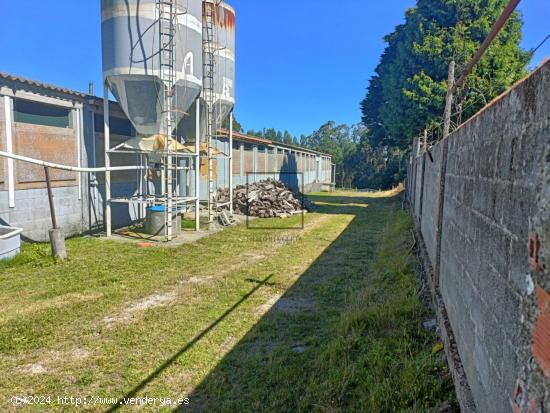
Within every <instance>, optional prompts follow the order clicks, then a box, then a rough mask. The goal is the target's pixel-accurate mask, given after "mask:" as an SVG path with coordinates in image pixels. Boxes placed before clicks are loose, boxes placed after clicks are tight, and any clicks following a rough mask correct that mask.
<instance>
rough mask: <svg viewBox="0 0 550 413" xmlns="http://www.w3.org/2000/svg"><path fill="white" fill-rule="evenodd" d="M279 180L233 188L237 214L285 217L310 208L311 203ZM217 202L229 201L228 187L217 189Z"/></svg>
mask: <svg viewBox="0 0 550 413" xmlns="http://www.w3.org/2000/svg"><path fill="white" fill-rule="evenodd" d="M302 198H303V196H302V195H301V194H298V193H295V192H294V191H293V190H292V189H291V188H290V187H289V186H288V185H286V184H285V183H283V182H281V181H277V180H275V179H271V178H268V179H266V180H263V181H258V182H254V183H251V184H249V185H248V188H247V186H246V185H239V186H237V187H236V188H235V189H234V190H233V209H234V211H235V212H236V213H238V214H243V215H249V216H253V217H259V218H274V217H280V218H287V217H289V216H291V215H294V214H297V213H300V212H302V211H304V210H311V209H312V204H311V203H310V202H308V201H307V200H306V199H302ZM217 202H218V203H222V204H223V203H228V202H229V189H228V188H224V189H219V190H218V192H217Z"/></svg>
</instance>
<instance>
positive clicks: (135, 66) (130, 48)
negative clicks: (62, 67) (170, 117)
mask: <svg viewBox="0 0 550 413" xmlns="http://www.w3.org/2000/svg"><path fill="white" fill-rule="evenodd" d="M161 3H162V2H159V1H157V0H102V1H101V19H102V25H101V31H102V45H103V76H104V79H105V81H106V82H107V83H108V85H109V88H110V89H111V92H112V93H113V95H114V96H115V98H116V99H117V101H118V102H119V104H120V106H121V107H122V109H123V110H124V112H125V114H126V115H127V116H128V119H129V120H130V121H131V122H132V124H133V125H134V127H135V129H136V131H137V132H138V133H139V134H140V135H149V136H150V135H155V134H159V133H169V132H170V131H164V130H163V116H162V104H163V102H164V87H163V81H162V80H161V79H162V76H161V72H162V67H161V61H162V56H161V54H162V53H163V52H162V50H163V45H161V44H160V43H161V40H160V39H161V25H162V18H161V16H160V12H159V7H160V6H159V4H161ZM173 4H175V5H176V9H177V10H176V11H177V25H176V30H175V36H174V50H175V65H174V77H175V78H174V81H173V84H174V88H173V90H172V91H173V96H174V99H173V100H174V103H173V105H174V113H175V114H176V115H175V119H174V123H177V122H179V121H180V120H181V118H182V117H183V116H184V114H185V113H186V112H187V111H188V110H189V108H190V106H191V105H192V103H193V102H194V101H195V99H196V98H197V96H198V95H199V94H200V91H201V88H202V83H203V82H202V72H203V65H202V1H201V0H174V1H173Z"/></svg>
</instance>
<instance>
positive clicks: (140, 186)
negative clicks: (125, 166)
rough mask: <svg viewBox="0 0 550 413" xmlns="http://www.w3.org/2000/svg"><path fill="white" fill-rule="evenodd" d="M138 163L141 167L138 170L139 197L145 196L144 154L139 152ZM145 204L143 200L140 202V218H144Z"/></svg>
mask: <svg viewBox="0 0 550 413" xmlns="http://www.w3.org/2000/svg"><path fill="white" fill-rule="evenodd" d="M136 163H137V164H138V166H139V169H138V170H137V171H136V173H137V175H138V182H139V184H138V185H139V186H138V192H139V198H140V199H141V198H143V169H142V167H143V155H142V154H141V153H138V154H137V159H136ZM143 206H144V204H143V203H142V202H140V203H139V210H138V219H143V217H144V215H143Z"/></svg>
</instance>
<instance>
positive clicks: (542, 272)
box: [409, 62, 550, 413]
mask: <svg viewBox="0 0 550 413" xmlns="http://www.w3.org/2000/svg"><path fill="white" fill-rule="evenodd" d="M440 145H441V143H439V144H438V145H436V146H435V147H433V148H431V150H430V152H431V154H432V156H433V158H434V161H433V162H431V161H430V159H429V158H425V163H424V165H425V171H424V174H422V173H419V172H421V170H420V169H421V166H420V167H419V165H420V164H419V160H421V159H422V156H424V157H426V156H427V154H423V155H420V156H418V157H416V158H415V159H413V163H412V165H411V167H410V173H411V174H412V177H409V179H410V180H411V182H410V185H412V186H414V189H411V190H410V191H409V197H410V201H411V204H412V205H411V209H412V211H413V213H414V215H415V218H416V221H417V222H420V223H421V225H420V232H421V235H422V238H423V240H424V243H425V245H426V248H427V252H428V255H429V259H430V261H431V263H432V265H434V264H436V259H437V258H438V257H439V259H440V266H439V271H438V273H437V274H435V277H436V281H437V285H438V287H437V286H434V288H437V290H434V293H435V295H436V296H438V297H441V300H442V302H443V304H444V307H445V310H446V313H447V315H448V319H449V322H450V326H451V329H452V331H453V333H454V337H455V339H456V344H457V350H458V353H459V355H460V359H461V362H462V365H463V367H464V372H465V374H466V377H467V381H468V384H469V387H470V389H471V393H472V396H473V399H474V401H475V404H476V407H477V411H479V412H483V413H485V412H487V413H492V412H494V413H503V412H514V413H519V412H522V413H523V412H525V413H526V412H542V411H547V410H550V293H549V292H550V265H548V264H546V265H545V261H547V260H549V259H550V62H546V63H545V64H543V65H542V66H541V67H539V68H538V69H537V70H536V71H535V72H534V73H532V74H531V75H530V76H529V77H528V78H526V79H525V80H524V81H522V82H520V83H518V84H517V85H515V86H514V87H513V88H512V89H511V90H509V91H508V92H507V93H505V94H504V95H502V96H500V97H499V98H498V99H496V100H495V101H493V102H492V103H491V104H490V105H488V106H487V107H486V108H484V109H483V110H482V111H481V112H480V113H478V114H477V115H476V116H475V117H474V118H472V119H470V120H469V121H468V122H467V123H465V124H463V125H462V126H461V127H460V128H459V129H458V130H456V131H454V132H453V133H452V134H451V135H450V136H449V137H448V139H447V145H448V146H447V151H446V168H445V171H444V174H443V177H441V176H440V174H439V165H440V162H441V161H442V159H439V158H440ZM415 168H416V173H414V170H415ZM441 178H443V179H444V184H445V190H444V194H443V197H440V196H439V188H440V179H441ZM413 181H414V182H413ZM419 181H420V182H419ZM419 185H420V186H423V188H424V189H423V191H422V199H419V192H420V191H419V190H418V187H419ZM412 194H414V196H412ZM440 199H441V200H442V202H443V215H442V223H441V237H440V246H441V248H440V250H438V245H437V236H436V233H437V228H436V225H437V222H436V218H435V217H436V215H437V211H438V209H439V206H440V205H439V202H441V201H440ZM419 204H421V205H422V208H421V209H420V206H419ZM528 245H530V248H528ZM436 271H437V266H436Z"/></svg>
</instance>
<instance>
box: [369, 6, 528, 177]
mask: <svg viewBox="0 0 550 413" xmlns="http://www.w3.org/2000/svg"><path fill="white" fill-rule="evenodd" d="M507 3H508V1H507V0H417V5H416V7H415V8H412V9H409V10H408V11H407V12H406V15H405V23H404V24H402V25H399V26H397V27H396V29H395V31H394V32H393V33H391V34H389V35H388V36H386V37H385V41H386V43H387V46H386V49H385V50H384V53H383V54H382V56H381V59H380V63H379V65H378V66H377V68H376V74H375V75H374V76H373V77H372V78H371V79H370V82H369V87H368V91H367V96H366V98H365V99H364V100H363V101H362V102H361V110H362V120H363V122H364V124H365V125H366V126H367V127H368V128H369V130H370V132H369V134H368V144H369V151H373V150H374V151H376V150H385V151H386V153H389V154H390V155H389V156H397V157H399V158H401V157H402V151H403V150H407V149H408V148H409V146H410V144H411V140H412V138H413V137H415V136H418V134H419V133H420V132H421V131H422V130H423V129H424V128H430V127H435V126H437V125H438V124H439V123H440V121H441V115H442V113H443V108H444V100H445V94H446V89H447V68H448V64H449V62H450V60H451V59H455V61H456V64H457V68H458V73H460V69H461V68H463V67H464V66H465V65H466V64H467V63H468V61H469V60H470V59H471V58H472V56H473V54H474V53H475V51H476V50H477V49H478V48H479V46H480V44H481V43H482V42H483V40H484V39H485V38H486V36H487V35H488V33H489V31H490V29H491V27H492V25H493V24H494V22H495V21H496V20H497V18H498V17H499V16H500V14H501V13H502V10H503V9H504V7H505V6H506V4H507ZM521 27H522V21H521V18H520V15H519V13H514V14H513V15H512V17H511V18H510V20H509V21H508V23H507V24H506V25H505V27H504V28H503V29H502V30H501V32H500V33H499V35H498V36H497V38H496V39H495V41H494V42H493V43H492V44H491V46H490V47H489V49H488V50H487V52H486V53H485V55H484V57H483V58H482V59H481V61H480V62H479V63H478V64H477V65H476V67H475V68H474V70H473V72H472V73H471V75H470V76H469V77H468V78H467V81H466V83H465V85H464V88H463V89H462V90H460V91H459V94H458V95H457V97H456V101H455V102H456V103H457V107H458V108H459V109H460V108H462V109H461V111H459V112H460V114H459V116H460V117H461V120H462V121H464V120H466V119H467V118H468V117H470V116H472V115H473V114H475V113H476V112H477V111H478V110H479V109H480V108H481V107H483V105H485V104H486V103H487V102H488V101H490V100H491V99H493V98H494V97H496V96H498V95H499V94H500V93H502V92H503V91H504V90H505V89H506V88H507V87H509V86H510V85H511V84H512V83H514V82H515V81H516V80H518V79H519V78H521V77H523V76H524V75H525V74H526V66H527V63H528V62H529V57H530V56H529V54H528V53H527V52H525V51H523V50H522V49H521V47H520V41H521ZM363 144H365V141H364V142H363V143H362V145H363ZM394 148H395V149H399V150H397V151H396V150H394ZM392 154H393V155H392ZM404 167H405V165H402V166H401V167H400V168H401V169H400V171H399V173H397V174H392V175H391V176H395V179H397V180H399V179H402V177H403V173H404ZM391 176H387V179H388V180H389V179H393V178H391ZM395 179H394V182H390V181H388V182H386V184H385V185H382V186H391V185H392V184H394V183H396V182H395ZM361 185H368V183H367V182H362V183H361Z"/></svg>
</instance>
